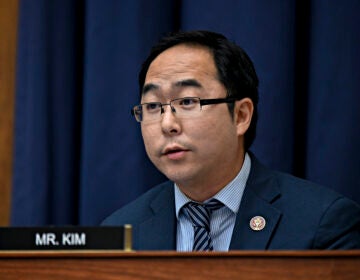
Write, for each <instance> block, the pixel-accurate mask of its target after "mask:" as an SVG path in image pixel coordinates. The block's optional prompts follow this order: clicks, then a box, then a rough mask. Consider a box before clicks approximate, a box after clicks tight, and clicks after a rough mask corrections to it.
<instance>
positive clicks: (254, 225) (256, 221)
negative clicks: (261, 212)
mask: <svg viewBox="0 0 360 280" xmlns="http://www.w3.org/2000/svg"><path fill="white" fill-rule="evenodd" d="M265 225H266V221H265V219H264V217H261V216H255V217H253V218H252V219H251V220H250V227H251V229H252V230H254V231H260V230H263V229H264V227H265Z"/></svg>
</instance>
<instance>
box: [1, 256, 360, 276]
mask: <svg viewBox="0 0 360 280" xmlns="http://www.w3.org/2000/svg"><path fill="white" fill-rule="evenodd" d="M0 279H87V280H90V279H246V280H255V279H256V280H259V279H266V280H271V279H278V280H282V279H291V280H299V279H306V280H317V279H322V280H323V279H326V280H350V279H354V280H359V279H360V250H357V251H267V252H262V251H232V252H228V253H218V252H212V253H177V252H128V253H126V252H116V251H101V252H93V251H87V252H79V251H78V252H74V251H72V252H69V251H67V252H65V251H50V252H39V251H37V252H24V251H21V252H19V251H17V252H10V251H6V252H5V251H2V252H0Z"/></svg>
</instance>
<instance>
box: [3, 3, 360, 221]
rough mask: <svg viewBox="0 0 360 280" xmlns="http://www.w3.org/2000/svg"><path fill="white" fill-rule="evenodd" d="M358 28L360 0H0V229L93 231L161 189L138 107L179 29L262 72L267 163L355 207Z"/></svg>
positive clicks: (261, 153) (359, 195)
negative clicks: (146, 76) (142, 89)
mask: <svg viewBox="0 0 360 280" xmlns="http://www.w3.org/2000/svg"><path fill="white" fill-rule="evenodd" d="M359 26H360V1H357V0H343V1H338V0H328V1H326V0H314V1H310V0H302V1H301V0H298V1H295V0H273V1H268V0H237V1H235V0H232V1H231V0H223V1H218V0H217V1H215V0H196V1H190V0H153V1H148V0H106V1H100V0H87V1H86V0H80V1H73V0H53V1H48V0H31V1H27V0H18V1H17V0H11V1H7V0H0V225H14V226H20V225H97V224H99V223H100V222H101V221H102V220H103V219H104V218H105V217H106V216H107V215H109V214H110V213H111V212H112V211H114V210H115V209H117V208H119V207H121V206H122V205H124V204H125V203H127V202H129V201H131V200H133V199H134V198H136V197H137V196H139V195H140V194H141V193H143V192H145V191H146V190H148V189H150V188H151V187H152V186H154V185H155V184H157V183H159V182H162V181H164V180H165V178H164V177H163V176H162V175H161V174H160V173H158V172H157V171H156V169H155V168H154V167H153V166H152V164H151V163H150V162H149V160H148V159H147V157H146V155H145V152H144V148H143V144H142V139H141V134H140V129H139V125H138V123H136V122H135V120H133V119H132V116H131V115H130V108H131V107H132V106H133V105H135V104H137V103H138V102H139V93H138V92H139V88H138V84H137V74H138V71H139V69H140V66H141V63H142V61H143V60H144V59H145V57H146V56H147V54H148V53H149V51H150V48H151V46H152V45H153V44H154V43H156V42H157V41H158V40H159V39H160V37H162V36H163V35H165V34H167V33H168V32H171V31H177V30H194V29H207V30H212V31H215V32H220V33H223V34H224V35H225V36H226V37H228V38H229V39H230V40H231V41H235V42H236V43H237V44H238V45H240V46H241V47H243V48H244V49H245V51H246V52H247V53H248V54H249V56H250V57H251V59H252V60H253V62H254V64H255V67H256V69H257V73H258V76H259V79H260V88H259V93H260V103H259V122H258V132H257V138H256V141H255V143H254V145H253V147H252V148H251V150H252V151H253V152H254V153H255V154H256V155H257V157H258V158H259V159H260V160H261V161H262V162H263V163H264V164H266V165H267V166H269V167H271V168H274V169H278V170H281V171H285V172H289V173H292V174H294V175H296V176H299V177H302V178H306V179H309V180H311V181H314V182H317V183H319V184H322V185H326V186H328V187H329V188H332V189H334V190H336V191H338V192H340V193H342V194H344V195H345V196H348V197H350V198H351V199H353V200H355V201H357V202H360V124H359V122H360V59H359V58H360V54H359V50H360V32H359V31H358V28H359ZM219 168H221V166H219ZM289 187H291V186H289Z"/></svg>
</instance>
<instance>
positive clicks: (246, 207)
mask: <svg viewBox="0 0 360 280" xmlns="http://www.w3.org/2000/svg"><path fill="white" fill-rule="evenodd" d="M251 165H252V167H251V172H250V175H249V179H248V182H247V184H246V188H245V191H244V195H243V198H242V201H241V204H240V208H239V212H238V214H237V217H236V222H235V226H234V230H233V235H232V238H231V243H230V250H239V249H245V250H265V249H267V248H268V246H269V243H270V241H271V237H272V235H273V233H274V231H275V229H276V225H277V224H278V222H279V219H280V217H281V211H279V210H278V209H277V208H275V207H274V206H273V205H272V203H273V202H274V201H275V200H277V199H279V198H280V191H279V188H278V186H277V182H276V178H275V177H274V176H273V174H272V173H271V171H269V170H268V169H266V168H265V167H263V166H261V164H260V163H259V162H258V161H257V160H256V158H255V157H254V156H252V157H251ZM255 216H261V217H263V218H264V219H265V221H266V225H265V227H264V229H262V230H260V231H254V230H252V229H251V227H250V220H251V218H253V217H255Z"/></svg>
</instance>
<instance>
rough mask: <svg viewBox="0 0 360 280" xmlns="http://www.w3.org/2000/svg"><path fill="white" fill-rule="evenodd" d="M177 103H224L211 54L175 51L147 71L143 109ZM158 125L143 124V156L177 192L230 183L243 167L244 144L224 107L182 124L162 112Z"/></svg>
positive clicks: (193, 48)
mask: <svg viewBox="0 0 360 280" xmlns="http://www.w3.org/2000/svg"><path fill="white" fill-rule="evenodd" d="M181 97H199V98H202V99H206V98H224V97H226V89H225V87H224V86H223V85H222V84H221V83H220V82H219V80H218V78H217V70H216V66H215V63H214V59H213V56H212V54H211V53H210V51H209V50H208V49H207V48H205V47H202V46H198V45H185V44H181V45H177V46H174V47H171V48H169V49H167V50H166V51H164V52H162V53H161V54H160V55H159V56H158V57H157V58H156V59H155V60H154V61H153V62H152V63H151V65H150V67H149V69H148V72H147V75H146V78H145V84H144V90H143V95H142V99H141V103H146V102H161V103H169V101H170V100H172V99H175V98H181ZM164 110H165V112H164V113H163V114H162V115H161V117H160V118H159V120H157V121H152V122H145V123H141V131H142V136H143V139H144V144H145V148H146V151H147V154H148V156H149V158H150V159H151V161H152V162H153V163H154V165H155V166H156V167H157V168H158V169H159V170H160V171H161V172H162V173H164V174H165V175H166V176H167V177H168V178H169V179H170V180H172V181H174V182H176V183H177V184H178V185H179V186H180V187H181V188H185V189H186V188H187V187H191V188H194V187H195V186H199V188H200V187H201V186H202V185H208V188H209V189H211V188H219V187H223V186H225V185H226V184H227V183H229V181H231V180H232V179H233V178H234V177H235V176H236V174H237V172H238V171H239V170H240V168H241V165H242V158H240V156H239V155H240V154H241V153H239V152H241V149H242V144H241V143H240V140H239V135H238V134H239V133H238V131H237V127H236V123H235V122H234V121H233V118H232V116H231V115H230V113H229V110H228V107H227V104H226V103H224V104H216V105H206V106H203V107H202V110H201V112H200V113H199V114H198V115H197V116H195V117H193V118H180V117H178V116H177V115H176V113H173V112H171V110H170V107H169V106H164Z"/></svg>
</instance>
